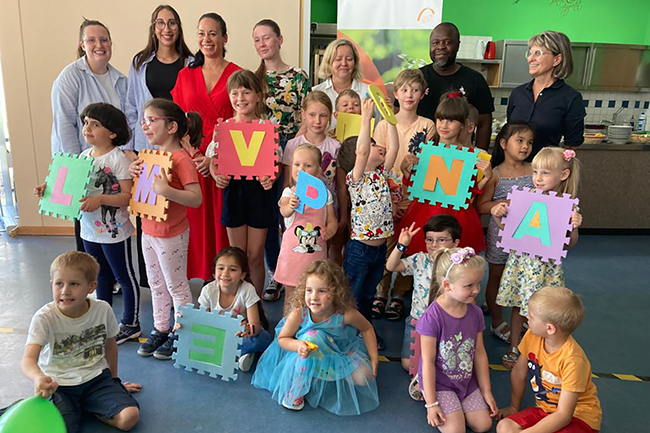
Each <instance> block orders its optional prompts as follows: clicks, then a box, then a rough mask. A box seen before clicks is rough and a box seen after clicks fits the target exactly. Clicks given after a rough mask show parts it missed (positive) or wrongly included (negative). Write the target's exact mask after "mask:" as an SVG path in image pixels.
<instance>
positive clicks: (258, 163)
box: [215, 120, 279, 179]
mask: <svg viewBox="0 0 650 433" xmlns="http://www.w3.org/2000/svg"><path fill="white" fill-rule="evenodd" d="M215 133H216V135H217V140H218V142H219V146H218V149H217V153H216V155H215V159H216V165H217V174H222V175H224V176H232V177H233V178H235V179H243V178H245V177H247V178H248V179H253V177H258V178H261V177H264V176H269V177H271V178H273V177H275V175H276V173H277V171H278V167H277V165H278V143H279V136H278V127H277V124H275V123H273V122H271V121H270V120H255V121H250V122H234V121H222V120H219V122H218V123H217V125H216V126H215Z"/></svg>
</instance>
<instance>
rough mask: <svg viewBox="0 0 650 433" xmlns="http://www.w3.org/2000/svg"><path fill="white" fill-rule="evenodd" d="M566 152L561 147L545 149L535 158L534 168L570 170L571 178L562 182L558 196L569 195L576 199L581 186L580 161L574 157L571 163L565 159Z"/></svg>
mask: <svg viewBox="0 0 650 433" xmlns="http://www.w3.org/2000/svg"><path fill="white" fill-rule="evenodd" d="M565 150H566V149H562V148H561V147H545V148H543V149H542V150H540V151H539V153H538V154H537V155H535V158H533V168H539V169H550V170H560V171H563V170H569V177H567V178H566V179H565V180H563V181H562V183H561V184H560V187H559V188H558V189H557V193H558V195H560V194H569V195H570V196H571V198H576V195H577V194H578V186H579V184H580V161H579V160H578V158H577V157H573V158H571V159H570V160H569V161H567V160H566V159H564V152H565Z"/></svg>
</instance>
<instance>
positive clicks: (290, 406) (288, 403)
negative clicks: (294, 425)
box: [282, 397, 305, 410]
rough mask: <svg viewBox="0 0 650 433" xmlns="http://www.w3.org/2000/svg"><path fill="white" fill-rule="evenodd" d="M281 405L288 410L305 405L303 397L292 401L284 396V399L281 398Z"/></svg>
mask: <svg viewBox="0 0 650 433" xmlns="http://www.w3.org/2000/svg"><path fill="white" fill-rule="evenodd" d="M282 406H284V407H285V408H287V409H290V410H302V408H303V407H305V398H304V397H298V398H297V399H295V400H294V401H293V402H291V401H289V400H287V399H286V398H285V399H284V400H282Z"/></svg>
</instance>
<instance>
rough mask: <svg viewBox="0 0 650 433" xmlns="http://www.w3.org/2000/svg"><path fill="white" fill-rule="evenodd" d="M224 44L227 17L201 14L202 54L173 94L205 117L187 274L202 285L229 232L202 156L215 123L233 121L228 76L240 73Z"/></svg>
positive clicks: (184, 106)
mask: <svg viewBox="0 0 650 433" xmlns="http://www.w3.org/2000/svg"><path fill="white" fill-rule="evenodd" d="M226 42H228V33H227V28H226V22H225V21H224V20H223V18H221V16H220V15H218V14H216V13H213V12H210V13H207V14H203V15H202V16H201V18H199V26H198V45H199V51H198V52H197V53H196V55H195V56H194V61H193V62H191V63H190V64H189V66H188V67H186V68H184V69H183V70H181V72H180V73H179V74H178V79H177V80H176V86H175V87H174V89H173V90H172V97H173V99H174V102H176V103H177V104H178V105H179V106H180V107H181V108H182V109H183V110H185V111H186V112H188V111H196V112H197V113H199V114H200V115H201V117H202V118H203V143H202V144H201V147H200V151H201V154H200V155H198V156H196V157H195V158H194V161H195V162H196V164H197V168H198V170H199V172H200V173H201V174H202V175H203V176H199V181H200V183H201V190H202V192H203V204H202V205H201V207H199V208H198V209H197V210H196V211H194V212H188V214H187V218H188V220H189V222H190V246H189V256H188V263H187V264H188V266H187V272H188V276H189V277H190V278H194V277H197V278H201V279H203V280H210V279H211V278H212V273H213V269H211V265H212V260H213V259H214V257H215V256H216V254H217V251H219V250H221V249H222V248H223V247H226V246H228V237H227V234H226V229H225V227H223V226H222V225H221V222H220V219H221V208H222V203H223V198H222V190H220V189H217V188H216V186H215V184H214V181H213V180H212V178H211V177H210V175H209V167H210V159H209V158H206V157H205V156H204V154H205V151H206V149H207V147H208V145H209V144H210V141H211V140H212V135H213V131H214V125H215V124H216V123H217V120H218V119H229V118H231V117H232V114H233V113H232V106H231V105H230V99H229V96H228V90H227V87H226V84H227V82H228V77H229V76H230V75H231V74H232V73H233V72H235V71H236V70H238V69H241V68H240V67H239V66H237V65H235V64H234V63H232V62H229V61H227V60H226V59H225V55H226V49H225V44H226ZM205 176H207V177H205Z"/></svg>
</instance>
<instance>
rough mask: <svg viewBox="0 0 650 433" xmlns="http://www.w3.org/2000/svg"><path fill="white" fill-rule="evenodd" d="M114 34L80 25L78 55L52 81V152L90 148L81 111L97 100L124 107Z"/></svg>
mask: <svg viewBox="0 0 650 433" xmlns="http://www.w3.org/2000/svg"><path fill="white" fill-rule="evenodd" d="M112 54H113V50H112V41H111V34H110V32H109V31H108V28H107V27H106V26H105V25H104V24H102V23H101V22H99V21H95V20H87V19H84V21H83V22H82V23H81V26H80V27H79V46H78V48H77V55H78V59H77V60H75V61H74V62H72V63H70V64H69V65H68V66H66V67H65V68H64V69H63V71H61V74H59V76H58V77H57V79H56V80H55V81H54V84H53V85H52V117H53V123H52V138H51V146H52V154H54V153H55V152H67V153H70V154H73V155H78V154H80V153H81V152H82V151H83V150H86V149H88V148H90V145H89V144H88V143H86V140H84V136H83V123H82V122H81V119H80V117H79V115H80V114H81V113H82V111H83V110H84V108H86V107H87V106H88V105H90V104H93V103H96V102H105V103H108V104H111V105H113V106H114V107H116V108H119V109H120V110H124V102H125V98H126V88H127V82H126V77H125V76H124V75H123V74H122V73H121V72H120V71H118V70H117V69H115V68H114V67H113V66H111V65H110V63H109V62H110V60H111V56H112ZM80 233H81V226H80V225H79V220H75V240H76V244H77V251H84V247H83V242H82V241H81V236H80Z"/></svg>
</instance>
